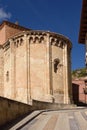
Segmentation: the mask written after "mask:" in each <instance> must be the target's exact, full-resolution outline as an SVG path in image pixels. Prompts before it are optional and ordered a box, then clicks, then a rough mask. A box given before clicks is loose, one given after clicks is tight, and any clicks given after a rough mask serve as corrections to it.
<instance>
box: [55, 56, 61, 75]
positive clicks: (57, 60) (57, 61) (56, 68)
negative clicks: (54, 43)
mask: <svg viewBox="0 0 87 130" xmlns="http://www.w3.org/2000/svg"><path fill="white" fill-rule="evenodd" d="M59 62H60V60H59V59H58V58H57V59H54V72H55V73H57V70H58V64H59Z"/></svg>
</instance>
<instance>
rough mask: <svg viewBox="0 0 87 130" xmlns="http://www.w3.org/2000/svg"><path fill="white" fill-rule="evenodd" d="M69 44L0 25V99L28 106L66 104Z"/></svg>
mask: <svg viewBox="0 0 87 130" xmlns="http://www.w3.org/2000/svg"><path fill="white" fill-rule="evenodd" d="M71 48H72V44H71V42H70V40H69V39H68V38H67V37H65V36H63V35H61V34H57V33H53V32H49V31H36V30H31V29H28V28H26V27H22V26H20V25H18V23H11V22H9V21H3V22H2V23H1V24H0V96H2V97H6V98H8V99H12V100H16V101H20V102H23V103H27V104H29V103H30V102H31V101H32V100H33V99H34V100H37V101H44V102H55V103H64V104H69V103H70V102H71V100H72V96H71V95H72V91H71Z"/></svg>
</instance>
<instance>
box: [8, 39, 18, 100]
mask: <svg viewBox="0 0 87 130" xmlns="http://www.w3.org/2000/svg"><path fill="white" fill-rule="evenodd" d="M9 42H10V72H11V75H10V78H11V84H10V85H11V99H16V83H15V82H16V81H15V76H16V74H15V73H16V69H15V67H16V64H15V55H16V54H15V46H14V41H13V39H9Z"/></svg>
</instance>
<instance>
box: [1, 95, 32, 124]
mask: <svg viewBox="0 0 87 130" xmlns="http://www.w3.org/2000/svg"><path fill="white" fill-rule="evenodd" d="M32 110H33V107H32V106H29V105H27V104H23V103H20V102H16V101H13V100H9V99H6V98H3V97H0V126H1V125H3V124H5V123H8V122H10V121H12V120H14V119H17V118H18V117H20V116H22V115H24V114H27V113H29V112H31V111H32Z"/></svg>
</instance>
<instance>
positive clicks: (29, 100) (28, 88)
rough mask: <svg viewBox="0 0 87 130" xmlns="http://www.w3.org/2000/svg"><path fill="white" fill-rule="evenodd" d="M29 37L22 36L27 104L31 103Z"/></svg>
mask: <svg viewBox="0 0 87 130" xmlns="http://www.w3.org/2000/svg"><path fill="white" fill-rule="evenodd" d="M29 38H30V37H29V36H28V37H27V35H26V34H25V35H24V40H25V43H26V69H27V70H26V72H27V103H28V104H30V103H31V81H30V43H29Z"/></svg>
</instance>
